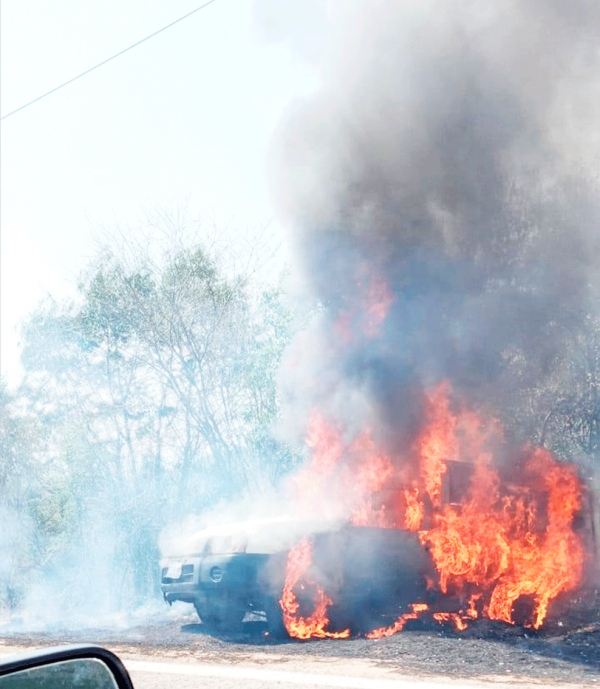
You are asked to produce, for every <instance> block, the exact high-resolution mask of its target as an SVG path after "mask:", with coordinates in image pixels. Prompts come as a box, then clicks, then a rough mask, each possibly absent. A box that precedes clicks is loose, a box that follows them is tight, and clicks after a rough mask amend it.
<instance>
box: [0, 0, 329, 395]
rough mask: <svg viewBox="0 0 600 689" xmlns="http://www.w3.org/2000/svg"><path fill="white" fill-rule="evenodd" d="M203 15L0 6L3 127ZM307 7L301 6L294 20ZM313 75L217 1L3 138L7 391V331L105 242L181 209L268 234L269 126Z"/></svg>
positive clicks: (120, 6) (307, 89) (15, 341)
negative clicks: (264, 228) (107, 236)
mask: <svg viewBox="0 0 600 689" xmlns="http://www.w3.org/2000/svg"><path fill="white" fill-rule="evenodd" d="M200 4H202V2H201V0H171V2H169V3H165V2H161V1H159V0H104V1H103V2H85V3H84V2H80V1H79V0H53V2H52V3H48V2H46V1H45V0H3V2H2V7H1V94H0V95H1V101H0V103H1V105H0V112H1V114H2V115H4V114H6V113H8V112H10V111H12V110H13V109H15V108H17V107H19V106H20V105H22V104H24V103H26V102H28V101H29V100H31V99H33V98H35V97H37V96H39V95H41V94H42V93H45V92H46V91H48V90H50V89H52V88H53V87H55V86H57V85H58V84H60V83H62V82H64V81H66V80H68V79H70V78H71V77H73V76H75V75H77V74H79V73H80V72H82V71H84V70H86V69H88V68H89V67H91V66H93V65H95V64H96V63H98V62H101V61H102V60H104V59H106V58H107V57H110V56H111V55H113V54H114V53H116V52H118V51H120V50H122V49H123V48H126V47H127V46H129V45H131V44H132V43H135V42H136V41H138V40H140V39H141V38H144V37H145V36H147V35H148V34H151V33H152V32H154V31H156V30H157V29H160V28H161V27H163V26H165V25H166V24H169V23H170V22H172V21H174V20H175V19H177V18H179V17H181V16H183V15H184V14H186V13H187V12H190V11H191V10H193V9H195V8H196V7H198V6H199V5H200ZM306 6H308V5H306ZM259 17H260V21H259ZM317 86H318V75H317V73H316V70H315V69H314V68H312V67H311V66H310V64H309V63H307V62H306V61H302V60H299V59H298V58H297V56H295V55H294V54H293V51H290V48H289V43H286V42H284V41H277V40H274V38H273V35H271V34H269V31H265V23H264V7H263V8H262V9H261V7H260V6H257V5H256V4H255V1H253V0H216V2H214V3H213V4H212V5H210V6H208V7H206V8H205V9H203V10H201V11H199V12H197V13H195V14H194V15H192V16H191V17H189V18H188V19H186V20H185V21H183V22H181V23H179V24H177V25H175V26H173V27H172V28H170V29H169V30H167V31H165V32H163V33H161V34H159V35H158V36H156V37H154V38H153V39H151V40H150V41H147V42H146V43H144V44H142V45H140V46H139V47H137V48H135V49H134V50H131V51H129V52H128V53H126V54H124V55H123V56H121V57H119V58H117V59H116V60H114V61H112V62H110V63H108V64H106V65H104V66H103V67H101V68H99V69H97V70H95V71H94V72H92V73H90V74H88V75H86V76H84V77H83V78H82V79H80V80H78V81H76V82H74V83H72V84H70V85H68V86H66V87H65V88H64V89H61V90H60V91H58V92H56V93H54V94H52V95H50V96H48V97H47V98H44V99H43V100H41V101H39V102H38V103H35V104H33V105H31V106H30V107H28V108H26V109H24V110H22V111H21V112H19V113H16V114H14V115H12V116H10V117H8V118H6V119H5V120H3V121H2V122H1V130H0V133H1V139H2V160H1V237H0V242H1V243H0V249H1V252H0V261H1V273H0V281H1V282H0V290H1V291H0V309H1V311H0V313H1V324H0V327H1V330H0V335H1V339H0V373H1V374H2V376H3V377H4V379H5V380H7V381H8V382H9V384H10V385H15V384H17V383H18V381H19V378H20V375H21V368H20V364H19V324H20V323H21V322H22V321H23V319H24V318H26V317H27V314H29V313H30V312H31V311H32V310H33V309H34V308H35V306H36V304H38V303H39V301H40V300H41V299H43V298H45V297H47V296H48V295H51V296H52V297H54V298H56V299H64V298H67V297H70V296H74V294H75V291H76V285H77V277H78V275H79V274H81V272H82V270H83V269H84V268H85V267H86V265H87V264H88V263H89V261H90V260H91V258H92V257H93V256H94V254H95V251H96V250H97V237H98V235H100V236H101V235H102V233H103V232H104V231H105V230H108V231H112V230H114V228H115V227H117V226H118V227H119V228H121V229H124V230H125V231H126V232H135V231H136V227H139V226H140V225H142V224H143V219H144V217H145V216H146V214H148V213H152V212H154V211H156V210H157V209H162V210H165V209H166V210H168V209H179V208H182V207H184V206H186V205H187V207H188V213H189V214H191V215H199V216H202V217H210V218H214V219H215V221H216V222H217V223H219V222H223V223H225V224H227V223H229V224H231V225H232V226H234V227H235V226H239V227H243V226H246V225H247V226H256V225H263V224H267V223H271V224H270V228H271V231H272V232H273V233H274V234H276V235H279V233H280V234H281V238H282V239H281V241H282V242H284V243H285V239H284V233H283V232H282V228H281V227H280V226H279V224H278V221H277V219H276V218H275V217H274V210H273V206H272V202H271V197H270V191H269V183H268V180H267V174H266V168H267V160H268V155H269V147H270V143H271V141H272V138H273V135H274V132H275V131H276V129H277V127H278V124H279V123H280V122H281V120H282V117H284V115H285V113H286V112H287V111H288V109H289V108H290V107H293V105H294V103H295V102H297V100H298V99H301V98H303V97H306V96H309V95H310V94H311V93H312V92H314V90H315V89H316V88H317Z"/></svg>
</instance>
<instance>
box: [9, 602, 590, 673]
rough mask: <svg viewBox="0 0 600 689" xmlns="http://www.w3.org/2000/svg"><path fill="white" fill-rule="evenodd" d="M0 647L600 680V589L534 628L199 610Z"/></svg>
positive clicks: (12, 638)
mask: <svg viewBox="0 0 600 689" xmlns="http://www.w3.org/2000/svg"><path fill="white" fill-rule="evenodd" d="M0 635H1V636H0V646H2V645H6V646H8V645H10V646H15V645H18V646H31V645H33V646H44V645H56V644H57V643H82V642H94V643H99V644H101V645H104V646H109V647H110V648H112V649H113V650H115V651H116V652H117V653H133V654H139V653H143V654H145V655H152V656H161V657H164V656H167V657H172V658H181V659H197V660H202V661H207V662H212V663H229V664H238V663H244V662H249V661H252V662H260V663H264V664H265V665H266V666H268V665H271V664H275V663H276V664H277V665H278V666H281V664H284V665H285V664H291V663H293V662H296V661H298V660H301V659H302V658H303V657H310V658H313V659H315V658H322V659H323V660H326V659H327V658H331V659H334V658H335V659H340V658H341V659H347V660H348V661H351V660H352V659H361V660H368V661H371V662H373V663H376V664H377V665H381V666H383V667H385V668H389V670H390V671H394V672H401V673H403V674H410V675H413V676H425V677H427V676H439V675H442V676H451V677H454V678H479V679H488V678H489V679H490V680H498V679H504V680H506V679H514V680H515V681H525V680H535V681H538V682H542V683H548V682H569V683H580V684H600V593H598V592H594V593H593V594H591V595H589V596H585V597H584V596H578V597H574V598H571V599H570V600H565V601H563V602H562V605H561V606H555V607H554V610H553V611H552V615H551V617H550V618H549V620H548V623H547V625H545V627H544V628H543V629H542V630H540V631H537V632H534V631H532V630H527V629H523V628H519V627H511V626H509V625H505V624H502V623H496V622H490V621H489V620H477V621H475V622H474V623H473V625H472V626H471V627H470V628H469V629H468V630H466V631H465V632H461V633H459V632H456V631H455V630H454V629H452V628H451V627H449V626H447V627H445V626H440V625H439V624H434V623H430V622H428V621H422V620H419V621H417V622H414V623H411V624H409V625H407V627H406V630H405V631H404V632H402V633H400V634H397V635H396V636H393V637H391V638H387V639H380V640H376V641H375V640H373V641H371V640H367V639H363V638H358V639H350V640H328V639H326V640H321V641H309V642H303V641H297V640H287V641H278V640H275V639H273V638H272V637H270V636H269V634H268V631H267V626H266V623H265V622H264V620H262V619H260V618H259V617H258V616H257V617H254V618H253V617H251V616H249V617H247V619H246V621H245V622H244V623H243V625H242V628H241V630H240V631H239V632H237V633H235V634H215V633H209V632H207V631H206V629H205V627H204V626H203V625H202V624H200V623H199V622H198V620H197V617H196V616H195V615H192V614H190V615H188V616H186V615H182V616H181V617H179V618H177V619H171V620H165V619H159V620H157V619H155V620H153V621H151V622H146V623H143V624H139V625H137V626H132V627H129V628H128V629H127V630H122V629H119V630H116V629H110V628H108V627H98V628H90V629H86V630H81V631H70V632H67V631H64V630H61V631H60V632H53V633H27V632H17V631H13V632H11V633H10V634H8V633H4V634H3V633H2V631H1V630H0Z"/></svg>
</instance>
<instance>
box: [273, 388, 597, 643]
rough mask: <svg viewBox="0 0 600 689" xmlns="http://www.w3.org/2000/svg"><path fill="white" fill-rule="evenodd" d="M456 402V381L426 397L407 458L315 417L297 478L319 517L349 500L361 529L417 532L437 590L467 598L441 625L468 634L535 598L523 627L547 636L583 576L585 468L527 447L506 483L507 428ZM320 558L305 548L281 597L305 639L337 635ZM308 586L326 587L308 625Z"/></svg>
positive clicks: (366, 434) (290, 623)
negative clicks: (304, 600)
mask: <svg viewBox="0 0 600 689" xmlns="http://www.w3.org/2000/svg"><path fill="white" fill-rule="evenodd" d="M451 395H452V389H451V387H450V385H449V383H442V384H440V385H438V386H437V387H436V388H435V389H434V390H431V391H428V392H426V393H425V395H424V410H425V413H424V419H423V422H422V424H421V427H420V429H419V430H418V432H417V433H416V434H415V441H414V445H413V446H411V447H408V448H406V450H405V452H404V453H403V454H402V455H398V456H392V455H390V454H389V453H386V452H385V451H384V450H383V449H382V448H381V447H379V446H378V445H377V443H376V442H375V440H374V438H373V433H372V432H371V431H370V430H365V431H363V432H362V433H360V434H359V435H358V436H357V437H356V438H355V439H354V440H345V438H344V436H343V434H342V432H341V430H340V429H339V428H336V427H335V426H333V425H331V424H329V423H328V422H327V421H326V420H325V419H324V418H323V417H322V416H319V415H318V414H313V416H312V417H311V422H310V426H309V433H308V438H307V445H308V446H309V447H310V448H311V450H312V458H311V462H310V464H309V465H308V467H307V468H306V469H304V470H303V471H301V472H300V473H299V475H298V476H297V477H296V485H297V487H298V490H299V495H300V498H301V499H302V500H308V501H309V502H310V505H311V509H312V510H323V509H324V506H326V505H327V504H328V503H330V502H337V503H341V504H342V506H343V508H344V510H345V515H346V518H347V519H348V520H349V521H350V522H352V523H353V524H355V525H361V526H378V527H385V528H398V529H403V530H406V531H412V532H416V533H415V536H416V537H417V538H418V539H419V541H420V543H421V544H422V546H423V547H424V548H426V549H427V550H428V552H429V554H430V556H431V559H432V562H433V565H434V567H435V571H436V580H435V581H433V582H432V583H431V586H432V587H433V589H434V590H435V591H437V592H438V594H439V595H442V596H444V595H447V596H449V600H450V599H451V598H452V599H455V600H458V601H463V602H462V603H459V604H458V606H457V607H460V609H459V610H455V611H454V612H449V611H448V607H447V606H445V609H444V610H438V611H436V610H433V611H432V617H433V619H434V620H436V621H438V622H451V623H452V624H454V626H455V627H456V629H458V630H463V629H465V628H466V627H467V625H468V623H469V622H470V621H471V620H474V619H477V618H478V617H479V616H481V615H483V616H485V617H488V618H489V619H493V620H500V621H504V622H506V623H509V624H514V623H515V620H514V615H515V612H514V611H515V604H516V603H517V601H518V600H519V599H521V598H523V597H525V599H526V600H528V601H530V607H531V611H530V618H529V619H528V620H526V621H525V624H527V625H528V626H531V627H534V628H536V629H537V628H539V627H540V626H541V625H542V624H543V622H544V620H545V619H546V616H547V614H548V606H549V604H550V602H551V601H552V600H554V599H555V598H556V597H557V596H558V595H559V594H561V593H564V592H566V591H572V590H574V589H576V588H577V587H578V586H579V584H580V582H581V580H582V578H583V567H584V560H585V551H584V547H583V543H582V540H581V537H580V536H579V534H577V533H576V531H575V530H574V528H573V523H574V519H575V517H576V516H577V513H578V511H579V510H580V507H581V500H582V491H583V488H582V484H581V481H580V479H579V476H578V474H577V470H576V468H575V467H574V466H573V465H571V464H568V463H565V462H560V461H558V460H557V459H556V457H554V455H552V453H550V452H549V451H547V450H545V449H542V448H532V447H525V448H523V449H522V450H521V452H520V455H519V456H518V457H516V458H514V461H513V462H512V463H509V464H506V461H505V466H509V467H510V476H506V475H505V474H507V473H508V472H507V471H506V469H505V470H504V473H503V471H502V468H501V467H500V468H499V467H498V466H497V462H496V460H495V458H494V454H493V450H494V448H496V447H500V446H501V445H502V443H503V437H502V429H501V428H500V426H499V424H498V422H497V421H495V420H492V421H486V420H484V419H483V417H481V416H480V415H478V414H476V413H475V412H474V411H473V410H471V409H468V408H466V409H465V408H463V407H461V406H460V405H458V404H457V403H456V400H452V399H451ZM450 465H452V466H451V467H450ZM449 467H450V468H453V469H456V468H461V467H462V468H463V469H465V470H468V472H466V473H465V472H463V477H466V478H463V483H464V485H463V486H462V488H461V490H458V489H457V488H456V486H454V487H453V485H452V481H451V480H450V479H452V477H453V472H449ZM452 490H455V493H456V494H453V493H452ZM311 557H312V549H311V547H310V544H309V543H308V544H307V542H305V541H303V542H302V543H301V544H299V545H298V546H297V548H296V549H294V550H293V551H292V552H291V553H290V558H289V561H288V574H287V577H286V583H285V588H284V595H283V597H282V608H283V610H284V615H286V620H287V621H286V627H287V628H288V631H289V633H290V634H291V635H292V636H297V637H298V638H310V637H321V638H322V637H324V636H330V635H333V637H334V638H338V637H339V634H340V633H330V632H327V631H326V627H327V624H328V619H327V616H326V612H327V609H328V607H329V606H330V605H331V604H332V603H331V599H330V598H329V597H328V596H327V595H326V594H325V593H324V592H323V591H322V590H320V589H319V588H318V587H317V586H316V585H315V584H314V582H311V581H310V579H309V578H308V574H307V573H308V571H309V568H310V566H311ZM301 581H304V585H309V584H310V586H312V587H314V589H315V591H316V595H315V600H316V603H315V611H314V613H312V614H311V615H310V616H309V617H307V618H302V617H299V616H298V611H299V604H298V601H297V599H296V597H295V594H294V589H295V587H296V586H297V585H298V584H299V582H300V583H301ZM424 605H425V604H424V603H415V604H413V605H412V606H411V607H410V609H409V612H406V613H404V615H402V616H401V617H400V618H399V619H398V620H397V621H396V623H394V625H392V626H391V627H385V628H381V629H377V630H374V631H373V632H370V633H369V635H368V638H380V637H382V636H389V635H391V634H394V633H396V632H398V631H400V630H402V629H403V628H404V626H405V624H406V622H407V621H408V620H410V619H416V617H415V615H416V616H418V615H420V614H422V613H423V612H424V611H425V609H426V608H422V606H424ZM348 634H349V632H348V630H346V631H345V632H342V633H341V635H342V636H343V637H346V636H348Z"/></svg>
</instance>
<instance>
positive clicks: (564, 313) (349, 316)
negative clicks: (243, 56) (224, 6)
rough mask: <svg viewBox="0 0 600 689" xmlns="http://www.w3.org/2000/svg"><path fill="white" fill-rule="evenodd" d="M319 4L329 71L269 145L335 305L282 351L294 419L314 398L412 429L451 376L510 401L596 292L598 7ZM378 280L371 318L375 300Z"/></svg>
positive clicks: (328, 300) (304, 256)
mask: <svg viewBox="0 0 600 689" xmlns="http://www.w3.org/2000/svg"><path fill="white" fill-rule="evenodd" d="M340 5H342V7H340ZM327 7H328V12H329V17H328V21H329V24H330V26H332V27H336V28H335V30H333V29H332V32H331V33H332V35H333V38H332V39H331V41H330V43H329V44H328V45H327V46H324V45H323V42H322V40H319V41H317V42H316V43H318V46H319V47H318V50H319V51H320V53H319V56H318V57H319V59H322V58H323V57H324V56H325V57H324V60H325V63H324V64H325V67H324V72H323V86H322V88H321V90H320V92H319V93H318V94H317V95H316V96H315V97H314V98H312V99H311V100H310V101H308V102H305V103H303V104H301V105H299V106H298V107H296V108H295V109H294V111H293V112H292V113H291V114H290V115H289V117H288V118H287V120H286V122H285V124H284V125H283V126H282V128H281V131H280V135H279V137H278V140H277V142H276V144H275V147H274V159H275V163H274V172H273V186H274V190H275V196H276V199H277V202H278V204H279V208H280V211H281V214H282V216H283V217H284V219H285V221H286V223H287V224H288V225H289V226H290V227H291V228H292V230H293V238H294V239H293V241H294V244H295V250H296V253H297V255H298V257H299V259H300V261H299V263H300V265H301V271H302V274H303V276H304V277H305V278H306V280H307V282H308V285H309V286H310V288H311V289H312V290H313V291H314V293H315V294H316V296H317V297H318V298H319V299H320V300H321V302H322V303H323V304H324V306H325V307H326V309H325V314H324V315H322V317H321V319H320V321H319V322H318V323H315V325H314V327H313V330H312V331H311V332H310V333H305V334H304V335H303V336H302V338H301V339H299V340H297V341H296V343H295V345H294V346H293V348H292V350H291V351H290V352H289V353H288V359H287V362H286V366H285V367H284V373H283V374H282V393H283V396H284V404H283V408H284V413H286V411H285V410H287V418H286V419H285V421H284V424H285V425H286V426H287V427H288V430H289V429H290V428H291V429H293V430H294V431H299V430H300V426H302V424H303V423H304V421H305V420H306V416H307V413H308V409H309V407H311V406H312V405H319V406H320V407H321V408H322V409H325V410H329V411H330V412H331V413H332V414H334V415H335V416H336V418H339V419H343V420H344V421H345V422H346V424H348V425H349V427H350V428H351V427H352V424H355V423H356V424H357V425H361V424H364V423H365V419H366V418H369V417H372V418H377V419H379V420H380V421H384V423H383V426H384V427H385V428H387V429H388V432H390V433H391V429H394V430H393V432H394V433H399V434H400V436H402V434H403V429H409V428H410V426H411V422H412V420H413V419H414V417H415V415H418V401H417V400H418V397H419V395H418V391H419V390H420V389H422V387H423V386H428V385H432V384H434V383H435V382H437V381H439V380H440V379H442V378H450V380H451V381H452V382H453V384H454V387H455V389H456V390H457V391H458V392H459V393H460V392H461V391H463V392H465V393H466V394H467V395H468V396H469V397H470V398H474V399H476V400H478V401H479V402H480V403H481V402H484V403H486V404H488V405H489V406H490V407H492V408H494V407H496V408H498V407H500V406H502V405H503V404H504V405H506V404H507V403H508V402H507V400H509V399H510V396H511V394H515V391H518V390H519V389H520V388H523V387H524V386H528V385H532V384H534V383H535V382H537V383H539V382H540V381H543V380H544V378H545V377H547V376H550V375H551V374H552V372H553V370H554V368H555V367H556V366H557V361H559V360H560V359H561V357H562V356H564V352H565V348H566V346H567V343H568V342H569V341H570V340H571V339H572V336H573V333H574V332H575V331H576V330H577V328H579V327H580V325H581V324H582V323H583V321H584V319H585V317H586V314H587V313H588V312H589V309H590V308H591V301H592V300H591V294H592V291H591V290H592V288H593V286H594V284H595V281H596V277H597V276H596V273H597V263H598V261H597V256H598V255H599V254H598V248H599V247H598V234H599V233H598V228H599V227H600V224H599V220H600V204H599V199H598V194H597V180H596V179H595V176H594V166H595V164H596V163H597V152H598V131H600V130H598V129H597V123H598V122H599V121H600V69H599V67H600V64H599V63H600V53H599V49H600V5H598V3H597V2H596V0H576V1H575V2H572V1H569V2H567V1H566V0H518V1H511V0H491V1H490V2H485V3H482V2H480V1H479V0H425V1H419V2H415V1H412V0H411V1H403V2H401V1H398V0H389V1H387V0H380V1H374V0H365V1H364V2H354V3H343V4H342V3H331V4H330V5H327ZM273 12H275V10H274V9H273ZM265 13H266V11H265V10H264V7H263V14H265ZM321 19H322V17H321ZM317 28H318V29H320V28H321V25H320V24H319V26H318V27H317ZM317 33H318V35H319V37H320V38H322V32H319V31H317ZM293 42H294V44H295V45H298V44H299V42H300V40H299V37H298V35H297V32H296V33H295V34H294V36H293ZM312 44H313V43H311V39H310V36H309V35H308V33H307V38H306V41H305V43H304V44H303V45H304V48H306V46H311V45H312ZM386 288H387V290H388V291H389V293H391V298H390V299H389V312H388V315H387V318H386V319H385V321H384V322H383V323H382V324H381V326H380V327H376V328H375V330H377V332H376V333H374V332H373V330H374V329H373V328H372V327H367V326H365V322H366V321H365V318H368V316H367V317H365V315H364V314H365V313H367V314H368V312H369V308H371V309H373V308H376V306H375V307H373V304H375V305H377V303H379V304H382V303H385V302H386V297H385V289H386ZM382 295H383V297H382ZM361 314H362V315H361ZM346 330H349V331H350V332H351V333H352V334H351V336H348V335H347V334H346V336H344V332H346ZM520 362H523V363H520Z"/></svg>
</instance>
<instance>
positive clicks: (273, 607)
mask: <svg viewBox="0 0 600 689" xmlns="http://www.w3.org/2000/svg"><path fill="white" fill-rule="evenodd" d="M265 613H266V615H267V627H268V628H269V634H270V635H271V636H272V637H273V638H274V639H289V638H290V635H289V634H288V630H287V629H286V628H285V624H284V623H283V610H282V609H281V606H280V605H279V600H278V599H277V598H267V600H266V601H265Z"/></svg>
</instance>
